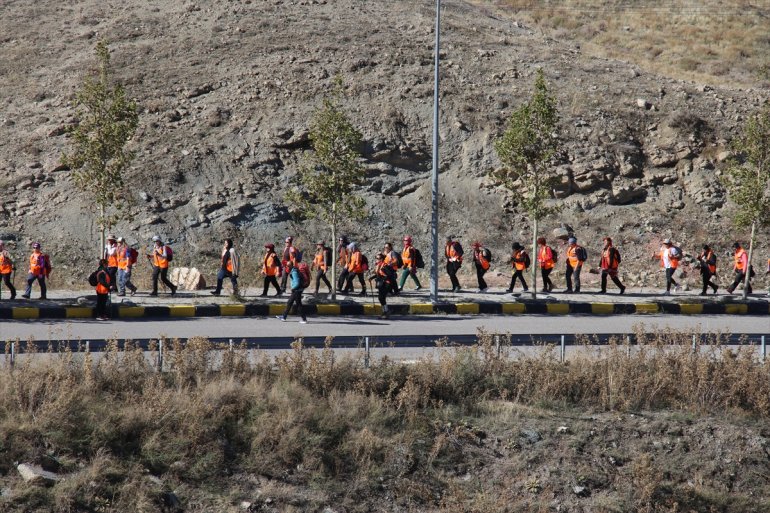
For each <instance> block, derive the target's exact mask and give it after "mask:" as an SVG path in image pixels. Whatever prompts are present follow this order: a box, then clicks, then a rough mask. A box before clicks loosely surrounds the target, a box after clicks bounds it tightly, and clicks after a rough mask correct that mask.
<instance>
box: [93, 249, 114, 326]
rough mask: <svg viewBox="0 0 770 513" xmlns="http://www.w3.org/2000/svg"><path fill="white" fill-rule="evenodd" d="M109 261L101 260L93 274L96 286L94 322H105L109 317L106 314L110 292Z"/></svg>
mask: <svg viewBox="0 0 770 513" xmlns="http://www.w3.org/2000/svg"><path fill="white" fill-rule="evenodd" d="M109 269H110V267H109V260H108V259H106V258H102V259H100V260H99V268H98V269H97V270H96V272H95V273H94V274H95V276H94V278H95V282H96V285H94V288H95V289H96V320H97V321H107V320H109V315H108V314H107V300H108V299H109V297H110V290H111V285H112V280H111V277H110V270H109Z"/></svg>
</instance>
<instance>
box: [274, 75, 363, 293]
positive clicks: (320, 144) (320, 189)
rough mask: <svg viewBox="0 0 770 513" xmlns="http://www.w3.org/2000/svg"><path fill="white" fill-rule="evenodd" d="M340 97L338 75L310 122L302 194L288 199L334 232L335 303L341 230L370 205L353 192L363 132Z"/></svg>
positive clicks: (301, 174)
mask: <svg viewBox="0 0 770 513" xmlns="http://www.w3.org/2000/svg"><path fill="white" fill-rule="evenodd" d="M342 93H343V91H342V78H341V77H339V76H338V77H337V78H336V79H335V83H334V88H333V90H332V92H331V94H330V95H329V96H327V97H325V98H324V99H323V103H322V105H321V107H320V108H318V109H316V111H315V113H314V114H313V118H312V120H311V122H310V141H311V143H312V146H313V151H312V152H311V153H310V154H309V155H308V157H307V159H306V160H305V162H304V163H303V165H302V166H301V168H300V170H299V174H298V179H299V184H300V187H301V190H294V191H291V192H290V193H289V194H288V195H287V201H288V202H289V203H290V204H292V206H293V208H294V210H295V211H298V212H299V214H300V215H301V216H303V217H308V218H315V219H320V220H322V221H323V222H325V223H327V224H328V225H329V228H330V229H331V236H332V238H331V240H332V280H331V283H332V299H334V298H336V291H335V285H336V283H337V258H338V256H337V228H338V227H339V226H340V224H341V223H342V222H343V221H351V220H358V219H362V218H363V217H364V216H365V215H366V211H365V206H366V202H365V201H364V199H363V198H361V197H359V196H356V195H355V192H354V191H355V187H356V186H357V185H361V184H362V183H363V181H364V177H365V170H364V167H363V166H362V165H361V163H360V162H359V157H360V147H361V133H360V132H359V131H358V130H357V129H356V128H355V127H354V126H353V124H352V123H351V122H350V120H349V119H348V117H347V115H346V114H345V112H344V111H343V110H342V107H341V106H340V101H341V97H342Z"/></svg>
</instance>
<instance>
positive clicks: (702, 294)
mask: <svg viewBox="0 0 770 513" xmlns="http://www.w3.org/2000/svg"><path fill="white" fill-rule="evenodd" d="M698 295H699V296H705V295H706V291H705V290H704V291H703V292H701V293H700V294H698Z"/></svg>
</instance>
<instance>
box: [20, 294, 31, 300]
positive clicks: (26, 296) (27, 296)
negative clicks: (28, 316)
mask: <svg viewBox="0 0 770 513" xmlns="http://www.w3.org/2000/svg"><path fill="white" fill-rule="evenodd" d="M21 297H23V298H24V299H29V295H27V294H22V295H21Z"/></svg>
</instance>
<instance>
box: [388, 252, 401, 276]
mask: <svg viewBox="0 0 770 513" xmlns="http://www.w3.org/2000/svg"><path fill="white" fill-rule="evenodd" d="M395 254H396V252H395V251H393V250H391V251H390V252H389V253H388V254H387V255H385V259H384V260H383V262H385V264H386V265H389V266H391V267H392V268H393V270H394V271H397V270H398V258H396V257H395V256H393V255H395ZM402 259H403V258H402Z"/></svg>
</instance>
